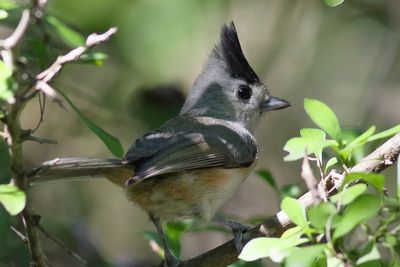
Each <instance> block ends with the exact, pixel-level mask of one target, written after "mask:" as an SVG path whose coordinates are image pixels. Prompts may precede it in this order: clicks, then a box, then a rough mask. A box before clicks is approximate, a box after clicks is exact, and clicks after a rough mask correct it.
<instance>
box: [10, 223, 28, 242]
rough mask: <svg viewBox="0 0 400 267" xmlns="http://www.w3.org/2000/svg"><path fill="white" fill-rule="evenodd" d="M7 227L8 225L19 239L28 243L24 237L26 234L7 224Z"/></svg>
mask: <svg viewBox="0 0 400 267" xmlns="http://www.w3.org/2000/svg"><path fill="white" fill-rule="evenodd" d="M9 227H10V229H11V231H13V232H14V234H16V235H17V236H18V237H19V238H20V239H21V241H22V242H24V243H25V244H28V239H27V238H26V236H25V235H24V234H23V233H21V232H20V231H18V229H17V228H15V227H14V226H12V225H9Z"/></svg>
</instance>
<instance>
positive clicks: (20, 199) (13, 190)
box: [0, 184, 26, 215]
mask: <svg viewBox="0 0 400 267" xmlns="http://www.w3.org/2000/svg"><path fill="white" fill-rule="evenodd" d="M0 203H1V204H3V206H4V208H5V209H6V210H7V211H8V213H10V214H11V215H17V214H18V213H20V212H21V211H22V210H23V209H24V207H25V203H26V196H25V193H24V192H23V191H21V190H20V189H19V188H18V187H17V186H15V185H6V184H2V185H0Z"/></svg>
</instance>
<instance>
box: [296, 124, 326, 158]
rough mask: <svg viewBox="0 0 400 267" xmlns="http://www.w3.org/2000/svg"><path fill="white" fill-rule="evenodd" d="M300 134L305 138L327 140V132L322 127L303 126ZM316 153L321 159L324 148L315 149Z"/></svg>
mask: <svg viewBox="0 0 400 267" xmlns="http://www.w3.org/2000/svg"><path fill="white" fill-rule="evenodd" d="M300 136H301V137H303V138H311V139H314V140H321V141H325V137H326V133H325V132H324V131H322V130H320V129H314V128H303V129H300ZM314 154H315V156H316V157H317V158H318V159H319V160H322V148H321V149H319V150H317V151H315V152H314Z"/></svg>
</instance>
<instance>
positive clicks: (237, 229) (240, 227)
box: [214, 217, 251, 252]
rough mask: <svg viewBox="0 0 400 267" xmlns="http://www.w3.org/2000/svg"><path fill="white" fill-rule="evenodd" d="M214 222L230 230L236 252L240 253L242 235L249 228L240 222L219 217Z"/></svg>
mask: <svg viewBox="0 0 400 267" xmlns="http://www.w3.org/2000/svg"><path fill="white" fill-rule="evenodd" d="M214 221H215V222H217V223H219V224H221V225H223V226H226V227H228V228H229V229H231V231H232V234H233V240H234V243H235V247H236V250H237V251H238V252H241V251H242V249H243V242H242V241H243V234H244V233H246V232H248V231H249V230H250V229H251V227H250V226H247V225H244V224H242V223H240V222H235V221H231V220H228V219H225V218H220V217H216V218H215V219H214Z"/></svg>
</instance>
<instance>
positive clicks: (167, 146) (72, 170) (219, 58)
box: [28, 23, 290, 266]
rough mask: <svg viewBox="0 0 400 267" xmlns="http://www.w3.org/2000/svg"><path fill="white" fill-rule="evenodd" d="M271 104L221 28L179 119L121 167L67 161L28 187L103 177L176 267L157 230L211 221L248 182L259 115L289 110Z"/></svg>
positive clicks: (146, 139)
mask: <svg viewBox="0 0 400 267" xmlns="http://www.w3.org/2000/svg"><path fill="white" fill-rule="evenodd" d="M289 105H290V104H289V102H288V101H285V100H283V99H279V98H277V97H272V96H271V95H270V94H269V92H268V90H267V87H266V86H265V85H264V84H263V83H262V82H261V81H260V79H259V78H258V76H257V74H256V73H255V72H254V71H253V69H252V68H251V67H250V65H249V63H248V62H247V60H246V58H245V57H244V55H243V52H242V49H241V47H240V43H239V39H238V36H237V33H236V29H235V26H234V24H233V23H230V24H229V25H224V26H223V27H222V30H221V35H220V41H219V44H218V45H216V46H215V48H214V49H213V51H212V52H211V54H210V55H209V57H208V60H207V63H206V64H205V66H204V68H203V71H202V72H201V74H200V75H199V76H198V78H197V79H196V81H195V82H194V84H193V87H192V89H191V90H190V92H189V95H188V96H187V98H186V101H185V103H184V105H183V108H182V110H181V112H180V114H179V115H178V116H176V117H175V118H173V119H171V120H169V121H167V122H165V123H164V124H162V125H161V126H160V127H159V128H157V129H155V130H153V131H152V132H150V133H147V134H145V135H144V136H142V137H141V138H139V139H137V140H136V142H135V143H134V144H133V145H132V146H131V147H130V148H129V150H128V152H127V153H126V155H125V156H124V158H123V159H122V160H119V159H87V158H65V159H55V160H52V161H49V162H45V163H43V165H42V166H40V167H38V168H36V169H35V170H33V171H31V172H30V173H29V174H28V175H29V176H30V177H31V179H32V180H31V181H32V182H40V181H47V180H58V179H68V178H74V177H94V176H104V177H106V178H107V179H109V180H110V181H111V182H113V183H115V184H117V185H119V186H121V187H123V188H124V189H125V191H126V192H127V196H128V198H129V199H130V200H132V201H133V202H134V203H136V204H138V205H139V206H140V207H141V208H142V209H143V210H145V211H146V212H147V213H148V214H149V216H150V218H151V220H152V221H153V223H154V224H155V226H156V228H157V230H158V232H159V233H160V236H161V239H162V241H163V245H164V250H165V263H166V265H167V266H177V265H178V263H179V261H178V260H177V259H175V258H174V257H173V255H172V254H171V252H170V250H169V249H168V247H167V244H166V242H165V238H164V234H163V230H162V223H163V222H165V221H170V220H179V219H184V218H195V219H198V220H201V221H210V220H212V219H213V218H214V216H215V213H216V212H217V210H218V209H219V208H220V207H221V206H222V205H223V204H224V203H226V202H227V201H228V200H229V199H230V198H231V197H232V196H233V195H234V194H235V193H236V191H237V190H238V188H239V186H240V185H241V183H242V182H243V181H244V180H245V179H246V178H247V177H248V175H249V174H250V172H251V171H252V170H253V168H254V166H255V162H256V160H257V157H258V147H257V141H256V139H255V138H254V131H255V129H256V126H257V125H258V122H259V121H260V118H261V116H262V114H263V113H264V112H265V111H269V110H276V109H282V108H286V107H288V106H289Z"/></svg>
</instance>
